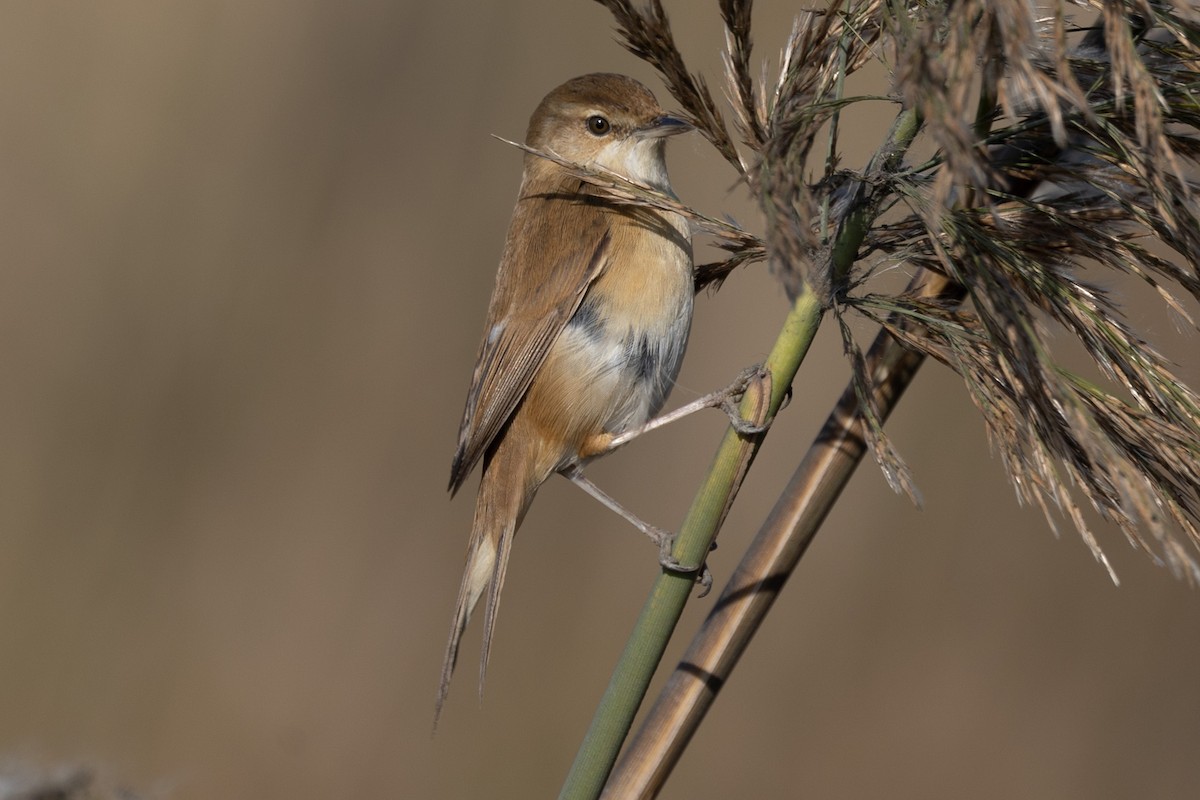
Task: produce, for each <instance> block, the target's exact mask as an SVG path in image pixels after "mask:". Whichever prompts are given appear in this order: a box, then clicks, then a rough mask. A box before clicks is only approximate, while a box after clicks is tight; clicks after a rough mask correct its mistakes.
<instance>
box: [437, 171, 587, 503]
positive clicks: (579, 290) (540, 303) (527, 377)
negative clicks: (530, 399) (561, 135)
mask: <svg viewBox="0 0 1200 800" xmlns="http://www.w3.org/2000/svg"><path fill="white" fill-rule="evenodd" d="M577 185H578V184H577V183H576V186H577ZM563 188H565V187H563ZM570 188H571V191H569V192H568V191H563V190H562V188H560V187H554V189H552V190H551V191H549V192H539V191H537V190H536V187H528V186H523V187H522V192H521V199H520V200H519V201H518V203H517V207H516V209H515V210H514V212H513V219H512V224H511V225H510V227H509V236H508V245H507V247H506V248H505V252H504V256H503V258H502V259H501V261H500V271H499V273H498V274H497V276H496V288H495V290H494V291H493V292H492V301H491V304H490V305H489V307H488V317H487V326H486V327H485V328H484V335H483V343H482V344H481V345H480V347H479V356H478V358H477V359H476V362H475V374H474V376H473V377H472V378H471V389H470V391H469V392H468V393H467V407H466V409H465V410H464V412H463V420H462V426H461V427H460V428H459V431H458V451H457V452H456V453H455V454H454V463H453V464H452V465H451V468H450V491H451V493H454V492H456V491H458V489H459V487H460V486H462V484H463V481H465V480H466V478H467V475H469V474H470V473H471V470H472V469H473V468H474V466H475V464H476V462H478V461H479V459H480V457H481V456H482V455H483V454H484V452H485V451H486V450H487V449H488V447H489V446H490V445H491V444H492V441H493V440H494V439H495V438H496V436H497V434H499V433H500V430H501V429H502V428H503V427H504V424H505V423H506V422H507V421H508V419H509V417H510V416H512V413H513V410H514V409H516V407H517V404H518V403H520V401H521V398H522V397H524V396H525V392H526V390H527V389H528V388H529V384H530V382H531V381H532V380H533V376H534V375H535V374H536V373H537V370H538V368H539V367H540V366H541V364H542V362H543V361H544V360H545V358H546V353H547V352H548V351H549V350H550V345H551V344H552V343H553V342H554V340H555V339H556V338H558V335H559V333H561V332H562V329H563V327H564V326H565V325H566V324H567V322H568V321H569V320H570V319H571V316H572V315H573V314H574V313H575V310H576V309H577V308H579V303H580V301H581V300H582V299H583V295H584V293H585V292H586V291H587V288H588V286H590V285H591V283H592V282H593V281H594V280H595V279H596V277H597V276H598V275H599V274H600V273H601V272H602V271H603V270H604V266H605V264H606V263H607V261H608V255H609V244H610V239H611V231H610V229H609V225H608V221H607V214H606V212H605V210H604V206H603V205H594V204H591V203H587V202H580V197H579V194H578V189H575V187H570Z"/></svg>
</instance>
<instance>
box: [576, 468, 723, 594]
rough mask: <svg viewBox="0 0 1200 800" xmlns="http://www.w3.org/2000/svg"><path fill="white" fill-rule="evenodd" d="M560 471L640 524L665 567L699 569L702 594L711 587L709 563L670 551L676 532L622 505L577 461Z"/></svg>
mask: <svg viewBox="0 0 1200 800" xmlns="http://www.w3.org/2000/svg"><path fill="white" fill-rule="evenodd" d="M559 472H561V473H562V475H563V477H565V478H568V479H569V480H570V481H571V483H573V484H575V485H576V486H578V487H579V488H580V489H583V490H584V491H585V492H587V493H588V494H590V495H591V496H592V497H594V498H596V499H597V500H599V501H600V502H601V503H603V504H604V505H605V506H606V507H607V508H608V509H609V510H611V511H615V512H616V513H617V514H620V515H621V516H622V517H623V518H624V519H625V520H626V521H627V522H629V524H630V525H632V526H633V527H635V528H637V529H638V530H639V531H641V532H642V533H644V534H645V535H646V536H647V537H649V538H650V541H652V542H654V543H655V544H656V545H658V563H660V564H662V565H663V567H665V568H666V569H668V570H670V571H671V572H684V573H688V572H694V573H699V574H698V575H697V578H696V582H697V583H699V584H700V585H701V586H702V587H703V591H701V593H700V596H701V597H703V596H704V595H706V594H708V591H709V589H711V588H712V573H711V572H709V571H708V565H707V564H701V565H700V566H698V567H692V566H686V565H684V564H681V563H679V561H678V560H677V559H676V558H675V556H674V555H672V554H671V548H672V546H673V545H674V544H675V534H673V533H671V532H670V531H664V530H663V529H662V528H657V527H655V526H653V525H651V524H650V523H648V522H646V521H645V520H643V519H642V518H641V517H639V516H638V515H636V514H634V513H633V512H632V511H630V510H629V509H627V508H626V507H625V506H623V505H621V504H620V503H619V502H617V500H616V499H615V498H613V497H612V495H610V494H608V493H607V492H605V491H604V490H603V489H601V488H600V487H599V486H597V485H596V484H594V483H592V482H591V481H590V480H588V478H586V477H585V476H584V474H583V470H582V469H580V467H579V465H578V464H571V465H569V466H566V467H563V468H562V469H561V470H559Z"/></svg>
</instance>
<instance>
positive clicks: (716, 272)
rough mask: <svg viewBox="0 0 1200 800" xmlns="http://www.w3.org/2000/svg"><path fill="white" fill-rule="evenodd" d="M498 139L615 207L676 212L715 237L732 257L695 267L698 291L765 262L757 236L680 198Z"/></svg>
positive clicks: (764, 251)
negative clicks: (569, 175)
mask: <svg viewBox="0 0 1200 800" xmlns="http://www.w3.org/2000/svg"><path fill="white" fill-rule="evenodd" d="M495 138H496V139H499V140H500V141H502V142H504V143H505V144H510V145H512V146H513V147H516V148H517V149H519V150H523V151H525V152H526V153H531V154H532V155H535V156H538V157H539V158H545V159H548V160H550V161H553V162H554V163H556V164H559V165H561V166H564V167H567V168H568V169H570V170H571V171H572V172H573V173H574V174H575V175H577V176H578V177H579V179H580V180H582V181H584V182H586V183H589V184H591V185H592V186H594V187H595V188H596V190H597V193H598V194H600V195H602V196H603V197H605V198H607V199H609V200H611V201H613V202H614V203H619V204H622V205H629V206H643V207H646V208H657V209H660V210H662V211H673V212H675V213H676V214H679V215H680V216H682V217H685V218H686V219H688V220H689V221H690V222H691V224H692V229H693V231H695V232H699V233H704V234H708V235H709V236H711V237H713V239H712V244H713V245H714V246H715V247H718V248H720V249H722V250H724V251H726V252H727V253H729V254H730V255H729V258H727V259H725V260H724V261H719V262H716V263H711V264H698V265H697V266H696V290H697V291H699V290H701V289H705V288H715V287H717V286H719V285H720V284H721V282H722V281H724V280H725V279H726V278H728V277H729V274H730V273H731V272H733V270H734V269H736V268H737V267H740V266H742V265H745V264H752V263H754V262H756V261H762V260H763V259H765V258H766V246H765V245H764V244H763V242H762V240H761V239H759V238H758V237H757V236H754V235H753V234H751V233H748V232H747V231H744V230H742V229H741V228H740V227H738V226H737V225H735V224H733V223H732V222H726V221H723V220H719V219H716V218H715V217H710V216H707V215H705V214H701V213H700V212H699V211H696V210H695V209H693V208H692V207H691V206H686V205H684V204H683V203H681V202H679V200H678V199H677V198H675V197H672V196H671V195H668V194H664V193H663V192H661V191H659V190H658V189H655V188H654V187H652V186H648V185H646V184H644V183H638V182H636V181H631V180H629V179H628V178H626V177H625V176H624V175H620V174H618V173H616V172H613V171H612V170H608V169H604V168H603V167H597V166H590V165H587V164H580V163H577V162H575V161H571V160H569V159H565V158H563V157H562V156H560V155H558V154H557V153H553V152H550V151H547V150H538V149H537V148H535V147H530V146H529V145H526V144H521V143H520V142H513V141H510V140H508V139H505V138H503V137H500V136H496V137H495Z"/></svg>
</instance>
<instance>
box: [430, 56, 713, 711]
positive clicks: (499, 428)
mask: <svg viewBox="0 0 1200 800" xmlns="http://www.w3.org/2000/svg"><path fill="white" fill-rule="evenodd" d="M690 129H691V126H690V125H688V124H687V123H686V122H684V121H683V120H680V119H677V118H675V117H672V116H669V115H667V114H666V113H664V112H663V110H662V108H660V107H659V105H658V102H657V101H656V100H655V99H654V95H653V94H651V93H650V91H649V90H648V89H647V88H646V87H645V86H643V85H642V84H640V83H638V82H637V81H635V80H633V79H632V78H627V77H625V76H623V75H612V74H593V75H584V76H583V77H580V78H575V79H574V80H571V81H568V82H566V83H564V84H563V85H562V86H559V87H558V88H557V89H555V90H554V91H552V92H550V94H548V95H547V96H546V98H545V99H544V100H542V102H541V104H540V105H539V106H538V107H537V109H536V110H535V111H534V112H533V116H532V117H531V118H530V121H529V131H528V133H527V134H526V139H525V141H526V144H527V145H528V146H530V147H532V148H535V149H538V150H542V151H546V152H550V153H553V154H556V155H558V156H560V157H561V158H563V159H565V160H568V161H572V162H576V163H579V164H584V165H589V166H595V167H601V168H605V169H608V170H611V171H613V172H615V173H618V174H620V175H622V176H624V177H626V178H629V179H630V180H633V181H635V182H639V183H643V184H646V185H649V186H652V187H654V188H656V189H659V190H660V191H662V192H665V193H667V194H671V186H670V183H669V182H668V180H667V168H666V162H665V160H664V150H665V142H666V137H668V136H670V135H673V134H676V133H681V132H684V131H687V130H690ZM693 294H694V292H693V275H692V243H691V235H690V232H689V229H688V223H687V220H685V219H684V218H683V217H682V216H680V215H678V214H674V213H670V212H666V211H660V210H656V209H649V208H634V207H631V206H629V205H618V204H615V203H613V202H611V201H609V200H606V199H605V198H603V197H601V196H600V195H598V194H597V193H596V192H595V191H594V190H593V188H592V187H591V186H590V185H589V184H587V183H585V182H584V181H582V180H580V179H579V178H578V177H577V176H575V175H573V174H572V173H571V171H570V170H569V169H567V168H566V167H563V166H561V165H560V164H558V163H555V162H554V161H551V160H549V159H546V158H542V157H539V156H537V155H535V154H526V156H525V174H524V177H523V179H522V182H521V189H520V192H519V194H518V196H517V205H516V208H515V209H514V210H513V217H512V223H511V224H510V226H509V231H508V238H507V240H506V242H505V246H504V255H503V257H502V258H501V261H500V270H499V273H498V274H497V276H496V287H495V290H494V291H493V293H492V299H491V304H490V305H489V307H488V315H487V324H486V326H485V332H484V337H483V343H482V345H481V346H480V348H479V355H478V358H477V360H476V362H475V373H474V375H473V377H472V379H471V389H470V391H469V392H468V394H467V405H466V410H465V412H464V413H463V420H462V427H461V428H460V430H459V435H458V451H457V452H456V453H455V455H454V464H453V466H452V468H451V471H450V491H451V492H452V493H453V492H456V491H457V490H458V489H459V488H460V487H461V486H462V484H463V481H465V480H466V478H467V476H468V474H470V472H471V470H472V469H473V468H474V466H475V464H476V463H477V462H478V461H480V459H482V460H483V478H482V480H481V483H480V486H479V494H478V498H477V500H476V505H475V520H474V522H473V524H472V527H471V541H470V547H469V550H468V551H467V563H466V568H465V570H464V573H463V579H462V586H461V588H460V589H459V592H458V602H457V604H456V605H455V609H454V621H453V626H452V628H451V630H450V642H449V644H448V645H447V647H446V657H445V662H444V664H443V667H442V677H441V686H440V687H439V689H438V696H437V713H438V714H440V712H441V708H442V704H443V703H444V702H445V699H446V693H447V691H448V688H449V683H450V676H451V673H452V672H453V670H454V663H455V659H456V657H457V654H458V646H459V641H460V639H461V638H462V634H463V630H464V629H465V628H466V625H467V621H468V619H469V618H470V615H471V612H472V610H473V609H474V608H475V605H476V603H477V602H478V601H479V599H480V597H481V596H482V595H483V593H484V590H485V589H486V590H487V614H486V621H485V625H484V631H483V652H482V656H481V659H480V670H479V688H480V692H481V693H482V691H483V680H484V674H485V672H486V669H487V662H488V652H489V650H490V648H491V641H492V634H493V632H494V630H495V624H496V609H497V606H498V605H499V600H500V590H501V589H502V588H503V586H504V574H505V571H506V569H507V565H508V559H509V554H510V552H511V549H512V543H513V536H514V534H515V533H516V530H517V527H518V526H519V525H520V524H521V520H522V518H523V517H524V516H525V512H526V510H528V508H529V504H530V502H531V501H532V500H533V497H534V494H536V493H537V490H538V487H539V486H541V485H542V483H543V482H545V480H546V479H547V478H549V477H550V476H551V475H552V474H554V473H555V472H562V473H563V474H565V475H567V477H569V478H571V479H572V480H574V481H575V482H576V483H579V484H580V485H581V486H583V487H584V488H585V489H587V490H588V491H589V492H592V493H593V494H595V495H596V496H597V497H599V498H600V499H601V500H602V501H604V502H605V503H607V504H609V505H610V506H611V507H613V508H614V509H616V510H618V511H620V512H621V513H623V514H626V516H630V515H628V513H627V512H625V511H624V510H623V509H621V508H620V507H619V506H618V505H617V504H616V503H615V501H612V500H611V499H610V498H608V497H607V496H606V495H604V494H603V493H602V492H600V491H599V490H598V489H597V488H596V487H595V486H593V485H592V484H590V482H588V481H586V479H584V478H583V476H582V473H581V472H580V467H581V466H582V465H583V464H584V463H586V462H587V461H588V459H590V458H593V457H595V456H597V455H601V454H603V453H605V452H607V451H608V450H610V449H612V447H613V446H614V439H615V437H617V436H619V435H620V434H622V433H627V432H631V431H636V430H638V429H639V428H641V427H642V426H644V425H645V424H646V423H647V422H648V421H649V420H650V419H651V417H652V416H653V415H654V414H656V413H657V412H658V410H659V409H660V408H661V407H662V405H663V403H664V401H665V400H666V398H667V394H668V392H670V390H671V387H672V384H673V383H674V381H675V378H676V376H677V375H678V374H679V366H680V362H681V361H682V359H683V351H684V348H685V346H686V345H687V339H688V330H689V328H690V326H691V319H692V297H693ZM709 404H710V405H711V402H710V403H709ZM616 441H617V442H618V443H619V442H620V441H621V440H616ZM633 521H635V524H638V526H639V527H640V528H641V529H642V530H643V531H644V532H646V533H647V534H649V535H651V536H652V537H653V538H655V540H656V541H658V542H659V544H660V546H663V547H669V541H665V542H664V540H663V537H664V536H665V534H662V532H659V531H656V530H655V529H652V528H650V527H649V526H646V525H645V524H644V523H639V522H637V521H636V519H634V520H633ZM667 552H669V550H668V551H667ZM664 563H665V562H664Z"/></svg>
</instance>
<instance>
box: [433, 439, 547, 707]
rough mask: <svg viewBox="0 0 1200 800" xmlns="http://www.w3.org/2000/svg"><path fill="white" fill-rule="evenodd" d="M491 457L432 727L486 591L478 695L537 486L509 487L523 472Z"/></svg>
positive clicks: (468, 552) (472, 529)
mask: <svg viewBox="0 0 1200 800" xmlns="http://www.w3.org/2000/svg"><path fill="white" fill-rule="evenodd" d="M496 455H497V458H495V459H493V463H491V464H489V465H487V467H485V469H484V473H483V480H482V481H481V482H480V486H479V496H478V498H477V499H476V503H475V520H474V522H473V523H472V525H471V544H470V546H469V548H468V549H467V562H466V566H465V567H464V569H463V577H462V584H461V585H460V586H459V589H458V600H457V601H456V602H455V604H454V617H453V620H452V622H451V625H450V640H449V641H448V642H447V643H446V655H445V658H444V659H443V661H442V677H441V682H440V684H439V685H438V693H437V701H436V704H435V707H434V715H433V724H434V728H435V729H436V727H437V721H438V718H439V717H440V716H441V713H442V706H443V705H445V702H446V696H447V695H448V694H449V691H450V678H451V676H452V675H453V674H454V666H455V663H456V662H457V661H458V647H459V644H460V643H461V641H462V636H463V632H464V631H465V630H466V628H467V624H468V623H469V622H470V620H471V614H472V612H473V611H474V610H475V606H476V605H477V604H478V603H479V600H480V598H481V597H483V594H484V591H485V590H486V591H487V605H486V607H485V614H484V628H483V647H482V650H481V652H480V657H479V695H480V697H481V698H482V697H483V682H484V678H485V676H486V674H487V664H488V656H489V654H490V653H491V648H492V634H493V633H494V631H495V628H496V612H497V610H498V608H499V605H500V591H501V590H502V589H503V588H504V576H505V573H506V572H507V571H508V558H509V554H510V553H511V552H512V543H513V539H514V537H515V536H516V532H517V527H518V526H519V525H520V524H521V520H522V519H523V518H524V517H525V511H526V510H527V509H528V508H529V504H530V502H531V501H532V500H533V495H534V493H536V491H537V487H538V485H540V484H541V481H540V480H539V481H537V482H536V483H534V484H533V486H532V487H528V486H525V485H521V486H516V487H514V486H511V484H512V483H513V482H514V481H513V480H512V478H513V476H514V475H521V474H522V471H520V470H511V469H509V468H508V467H509V466H510V465H508V464H498V463H495V462H496V461H498V460H500V459H499V456H500V453H497V454H496ZM522 483H524V482H522Z"/></svg>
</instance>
